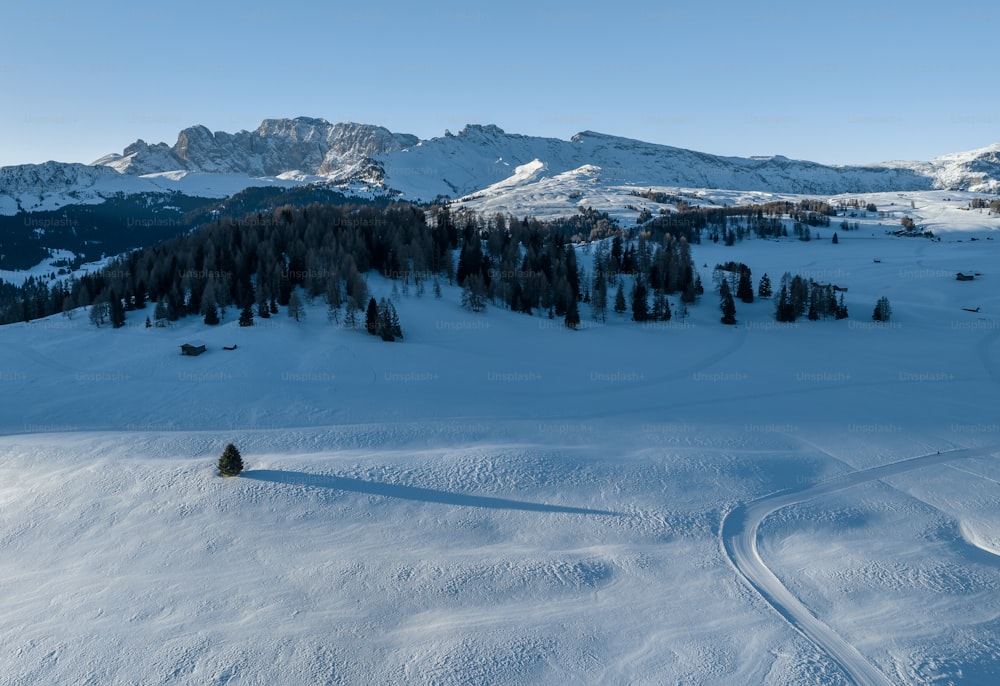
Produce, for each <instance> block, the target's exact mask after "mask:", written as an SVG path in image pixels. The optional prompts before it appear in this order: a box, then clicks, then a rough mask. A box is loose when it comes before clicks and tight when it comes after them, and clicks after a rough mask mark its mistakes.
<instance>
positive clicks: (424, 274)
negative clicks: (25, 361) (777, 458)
mask: <svg viewBox="0 0 1000 686" xmlns="http://www.w3.org/2000/svg"><path fill="white" fill-rule="evenodd" d="M337 200H340V199H339V198H338V199H337ZM252 201H253V198H249V199H248V201H247V203H246V204H243V205H240V204H236V205H234V206H230V207H228V208H227V211H226V212H219V213H217V214H216V215H215V217H214V219H211V220H210V221H208V222H205V223H202V224H201V225H200V228H198V229H196V230H194V231H191V232H189V233H185V234H183V235H179V236H175V237H173V238H170V239H169V240H166V241H164V242H162V243H160V244H158V245H155V246H152V247H144V248H139V249H136V250H133V251H132V252H129V253H127V254H125V255H123V256H121V257H119V258H117V259H115V260H113V261H111V262H110V263H109V264H108V265H107V266H106V267H105V268H104V269H102V270H101V271H99V272H96V273H92V274H86V275H83V276H79V277H71V278H68V279H63V280H57V281H50V280H47V279H35V278H30V279H28V281H27V282H26V283H25V284H23V285H22V286H14V285H11V284H7V283H3V282H0V323H11V322H17V321H30V320H33V319H37V318H40V317H44V316H48V315H52V314H57V313H60V312H68V311H70V310H73V309H75V308H79V307H88V308H89V316H90V319H91V321H92V323H93V324H94V325H96V326H102V325H104V324H110V325H111V326H112V327H113V328H117V327H121V326H123V325H125V323H126V320H127V319H128V318H129V317H131V316H132V315H131V314H130V313H132V312H136V311H139V310H142V311H144V312H143V313H142V315H141V319H139V321H138V322H137V323H141V322H142V321H143V320H146V321H147V322H148V325H150V326H152V325H154V323H155V325H158V326H164V325H167V324H168V323H169V322H171V321H176V320H177V319H179V318H181V317H187V316H197V317H201V318H203V319H204V322H205V323H206V324H208V325H214V324H218V323H219V322H220V321H221V320H220V314H221V313H222V312H224V311H225V310H226V309H227V308H234V309H235V310H236V311H237V312H238V313H239V322H240V325H241V326H253V325H254V320H255V319H257V318H268V317H271V316H272V315H275V314H277V313H279V312H280V311H281V310H280V308H285V309H286V311H287V313H288V315H290V316H291V317H293V318H294V319H295V320H296V321H298V320H299V319H300V318H301V317H303V316H305V310H304V308H303V302H302V297H304V298H306V299H308V300H310V301H312V300H314V299H316V298H322V299H323V300H324V301H325V302H326V303H327V305H328V313H329V318H330V319H331V321H335V322H342V323H343V324H344V325H346V326H349V327H352V328H362V327H364V328H366V329H367V330H368V331H369V332H370V333H372V334H373V335H377V336H380V337H382V338H383V339H384V340H397V339H400V338H402V334H403V330H402V326H401V324H400V322H399V318H398V315H397V313H396V311H395V308H394V306H393V305H392V302H391V300H385V299H383V300H382V301H377V300H375V299H374V298H372V296H371V294H370V293H369V290H368V284H367V282H366V279H365V274H366V273H367V272H369V271H377V272H379V273H380V274H382V275H384V276H385V277H388V278H391V279H394V280H397V281H398V282H399V283H400V284H401V287H402V288H403V290H404V292H409V289H410V288H414V289H416V293H417V294H418V295H422V294H423V293H424V292H425V291H426V290H427V289H428V288H433V290H434V293H435V295H439V294H440V291H441V283H442V282H446V283H449V284H458V285H459V286H461V288H462V304H463V306H465V307H466V308H467V309H469V310H470V311H473V312H482V311H483V310H485V309H487V308H488V307H502V308H505V309H509V310H512V311H516V312H521V313H524V314H529V315H542V316H547V317H549V318H557V317H558V318H559V319H561V320H562V321H563V322H564V323H565V325H566V326H567V327H569V328H577V327H578V325H579V324H580V320H581V305H584V304H586V305H588V306H589V307H588V309H587V310H585V311H584V312H589V314H590V315H591V316H592V318H593V319H595V320H597V321H605V320H606V318H607V310H608V301H609V299H610V300H612V308H613V310H614V311H615V312H617V313H619V314H623V313H625V311H626V310H631V314H632V317H631V318H632V319H633V320H635V321H637V322H644V321H666V320H669V319H670V318H671V315H672V310H671V306H670V303H669V302H668V301H667V296H669V295H676V296H679V298H678V302H677V304H676V305H675V306H680V307H681V308H682V309H681V310H680V311H681V313H682V314H686V312H687V309H686V308H687V306H688V305H689V304H692V303H694V302H696V300H697V298H698V297H699V296H700V295H701V294H702V293H703V292H704V290H703V287H702V284H701V279H700V277H699V275H698V272H697V270H696V269H695V267H694V264H693V261H692V257H691V247H690V246H691V243H700V242H701V241H702V239H703V235H705V236H707V237H708V239H709V240H713V241H724V242H725V243H727V244H730V245H731V244H733V243H734V242H735V241H737V240H743V239H744V238H749V237H751V236H758V237H768V236H781V235H788V232H787V230H786V229H785V224H784V221H788V222H792V221H794V223H795V224H796V225H802V224H807V225H812V226H816V225H828V224H829V219H828V217H829V216H830V215H831V214H835V212H834V211H833V210H832V208H830V207H829V206H828V205H825V204H823V203H818V202H808V201H802V202H800V203H798V204H792V203H784V202H782V203H769V204H767V205H753V206H745V207H724V208H710V209H705V208H693V207H688V206H685V205H683V204H681V206H680V207H679V209H678V211H677V212H675V213H671V214H662V215H660V216H657V217H649V218H647V219H646V221H644V223H642V224H641V225H640V226H636V227H632V228H630V229H623V228H622V227H621V226H619V225H618V223H617V222H616V221H615V220H613V219H611V218H610V217H609V216H608V215H607V214H606V213H602V212H597V211H595V210H592V209H581V211H580V212H579V213H578V214H576V215H574V216H572V217H567V218H563V219H559V220H555V221H550V222H541V221H539V220H536V219H533V218H528V217H525V218H523V219H519V218H517V217H513V216H503V215H500V214H498V215H494V216H490V217H484V216H482V215H478V214H474V213H471V212H466V211H458V212H453V211H452V210H451V209H450V208H449V207H448V206H447V205H434V206H431V207H429V208H428V207H422V206H418V205H413V204H409V203H399V202H397V203H383V204H380V205H379V204H372V203H367V204H355V203H349V202H344V201H336V202H313V203H310V204H308V205H304V206H303V205H294V204H283V205H274V204H272V205H270V206H266V209H261V210H257V211H253V212H243V213H242V214H241V215H240V216H239V217H237V216H235V215H236V214H237V212H238V211H240V210H241V208H242V209H245V208H246V207H247V206H249V203H250V202H252ZM230 204H231V205H232V201H230ZM258 207H260V205H258ZM796 233H798V231H796ZM805 235H806V236H808V234H807V233H806V234H805ZM799 238H800V239H803V236H799ZM806 239H807V238H806ZM580 243H587V244H589V247H588V249H586V250H585V251H584V253H585V254H586V255H587V256H588V260H587V262H588V264H587V265H581V264H578V262H577V255H578V250H577V246H578V245H579V244H580ZM723 274H725V275H726V276H725V277H724V278H723V276H722V275H723ZM625 277H628V281H626V278H625ZM713 277H714V280H715V282H716V287H717V288H719V290H720V295H721V297H722V299H723V310H724V316H723V320H724V322H725V323H730V324H732V323H735V322H736V318H735V314H734V312H733V307H734V303H733V302H732V301H733V298H735V299H738V300H740V301H742V302H744V303H751V302H753V300H754V284H753V281H752V278H751V270H750V267H748V266H747V265H744V264H741V263H735V262H730V263H727V264H725V265H718V266H717V267H716V270H715V273H714V275H713ZM720 281H727V282H728V283H726V284H725V285H726V287H727V290H728V291H729V294H728V296H727V295H726V294H725V293H723V292H722V289H721V288H720ZM835 290H843V289H840V288H836V289H835V287H833V286H832V285H821V284H815V283H807V282H805V281H804V280H802V279H801V277H794V278H793V277H791V276H790V275H787V274H786V275H785V276H784V277H783V278H782V281H781V283H780V285H779V286H778V287H776V288H774V300H775V312H774V316H775V318H776V319H777V320H778V321H794V320H795V319H796V318H797V317H799V316H804V315H806V314H808V315H809V318H810V319H819V318H826V317H830V316H835V317H836V318H843V317H846V316H847V315H846V307H845V306H844V304H843V295H842V293H841V294H835V292H834V291H835ZM626 291H627V293H626ZM771 291H772V286H771V283H770V280H769V279H768V277H767V275H763V277H762V279H761V283H760V284H759V288H758V290H757V295H758V296H759V297H771ZM300 293H301V296H300ZM626 295H627V298H626ZM837 295H839V296H840V297H839V298H838V297H837ZM147 308H148V309H147Z"/></svg>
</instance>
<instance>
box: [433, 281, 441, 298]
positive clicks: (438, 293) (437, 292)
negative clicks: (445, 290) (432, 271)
mask: <svg viewBox="0 0 1000 686" xmlns="http://www.w3.org/2000/svg"><path fill="white" fill-rule="evenodd" d="M434 297H435V298H440V297H441V282H440V281H438V277H436V276H435V277H434Z"/></svg>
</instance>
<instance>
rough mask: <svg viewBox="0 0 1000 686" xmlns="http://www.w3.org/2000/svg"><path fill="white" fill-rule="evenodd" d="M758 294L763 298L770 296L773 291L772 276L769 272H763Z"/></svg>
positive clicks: (758, 285)
mask: <svg viewBox="0 0 1000 686" xmlns="http://www.w3.org/2000/svg"><path fill="white" fill-rule="evenodd" d="M757 295H758V296H760V297H761V298H770V297H771V295H772V293H771V277H769V276H768V275H767V274H763V275H762V276H761V277H760V283H758V284H757Z"/></svg>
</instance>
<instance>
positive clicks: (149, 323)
mask: <svg viewBox="0 0 1000 686" xmlns="http://www.w3.org/2000/svg"><path fill="white" fill-rule="evenodd" d="M146 328H147V329H151V328H153V322H151V321H150V320H149V317H146Z"/></svg>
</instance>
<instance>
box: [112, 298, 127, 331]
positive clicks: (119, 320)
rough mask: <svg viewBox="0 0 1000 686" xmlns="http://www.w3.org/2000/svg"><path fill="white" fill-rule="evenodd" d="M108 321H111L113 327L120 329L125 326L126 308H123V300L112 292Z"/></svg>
mask: <svg viewBox="0 0 1000 686" xmlns="http://www.w3.org/2000/svg"><path fill="white" fill-rule="evenodd" d="M108 319H110V320H111V327H112V328H114V329H120V328H122V327H123V326H125V308H124V307H123V306H122V301H121V298H119V297H118V296H117V295H115V292H114V291H111V295H110V296H108Z"/></svg>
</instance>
